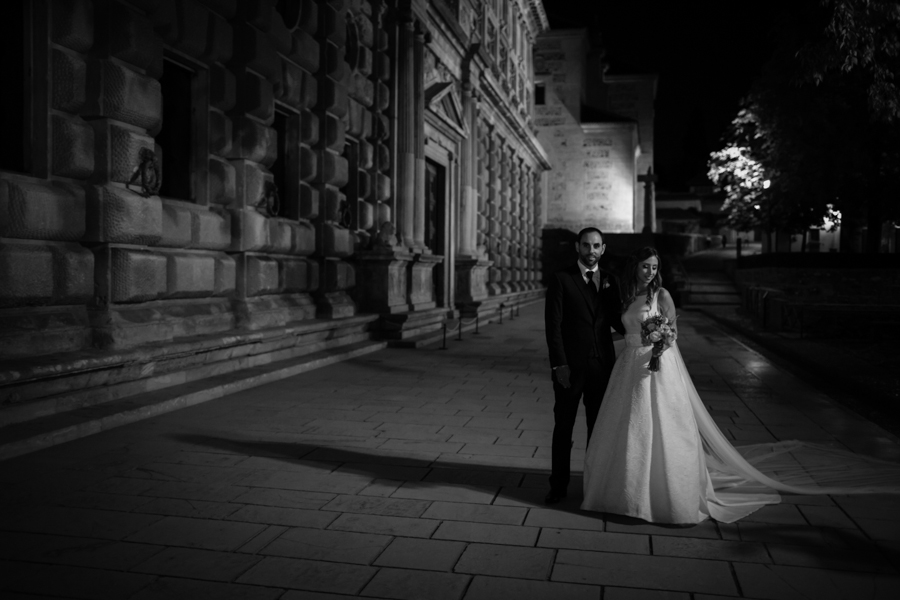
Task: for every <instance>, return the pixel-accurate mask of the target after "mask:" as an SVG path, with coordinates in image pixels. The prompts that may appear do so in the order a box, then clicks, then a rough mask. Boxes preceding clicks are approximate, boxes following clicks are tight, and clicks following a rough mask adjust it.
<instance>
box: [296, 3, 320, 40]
mask: <svg viewBox="0 0 900 600" xmlns="http://www.w3.org/2000/svg"><path fill="white" fill-rule="evenodd" d="M301 2H302V3H303V6H302V8H301V9H300V20H299V22H298V23H297V24H298V25H299V27H300V29H302V30H303V31H305V32H306V33H308V34H310V35H315V34H316V32H317V31H318V30H319V6H318V5H317V4H316V0H301Z"/></svg>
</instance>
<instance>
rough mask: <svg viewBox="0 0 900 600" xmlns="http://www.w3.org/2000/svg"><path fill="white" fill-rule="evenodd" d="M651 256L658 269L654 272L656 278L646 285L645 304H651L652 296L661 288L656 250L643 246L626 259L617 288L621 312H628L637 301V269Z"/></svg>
mask: <svg viewBox="0 0 900 600" xmlns="http://www.w3.org/2000/svg"><path fill="white" fill-rule="evenodd" d="M651 256H655V257H656V260H657V265H658V268H657V270H656V277H654V278H653V279H652V280H651V281H650V283H649V284H647V304H648V305H649V304H652V303H653V294H655V293H656V292H658V291H659V288H661V287H662V259H661V258H660V257H659V253H657V251H656V248H653V247H652V246H644V247H643V248H641V249H640V250H638V251H637V252H635V253H634V254H632V255H631V256H630V257H629V258H628V262H627V263H625V271H624V273H622V283H621V285H620V286H619V295H620V296H621V298H622V312H625V311H626V310H628V307H629V306H631V303H632V302H634V301H635V299H637V294H638V282H637V276H638V268H639V266H640V264H641V263H642V262H644V261H645V260H647V259H648V258H650V257H651Z"/></svg>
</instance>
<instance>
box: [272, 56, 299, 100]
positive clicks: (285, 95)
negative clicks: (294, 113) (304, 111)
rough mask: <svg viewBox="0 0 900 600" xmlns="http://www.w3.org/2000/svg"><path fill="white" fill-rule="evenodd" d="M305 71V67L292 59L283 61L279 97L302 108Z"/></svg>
mask: <svg viewBox="0 0 900 600" xmlns="http://www.w3.org/2000/svg"><path fill="white" fill-rule="evenodd" d="M303 73H304V71H303V69H301V68H300V67H298V66H297V65H295V64H294V63H292V62H291V61H289V60H282V61H281V93H280V95H279V97H278V99H279V100H281V101H282V102H284V103H285V104H288V105H290V106H293V107H294V108H301V107H300V101H301V99H302V98H303Z"/></svg>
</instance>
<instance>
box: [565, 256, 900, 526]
mask: <svg viewBox="0 0 900 600" xmlns="http://www.w3.org/2000/svg"><path fill="white" fill-rule="evenodd" d="M659 268H660V260H659V255H658V254H657V253H656V250H655V249H653V248H650V247H647V248H643V249H642V250H639V251H638V252H637V253H635V255H634V256H633V257H632V259H631V261H630V262H629V265H628V268H627V269H626V273H625V275H624V277H623V279H622V284H621V287H620V289H621V294H622V309H623V311H624V312H623V314H622V323H623V324H624V326H625V331H626V335H625V349H624V350H623V351H622V353H621V355H620V356H619V357H618V359H617V360H616V363H615V366H614V367H613V372H612V376H611V377H610V380H609V386H608V387H607V389H606V394H605V395H604V397H603V403H602V404H601V405H600V413H599V415H598V416H597V422H596V424H595V426H594V432H593V435H592V436H591V439H590V442H589V444H588V448H587V451H586V453H585V463H584V502H583V503H582V505H581V508H582V509H585V510H592V511H600V512H607V513H615V514H620V515H628V516H632V517H637V518H640V519H644V520H645V521H650V522H653V523H680V524H693V523H699V522H701V521H704V520H706V519H708V518H710V517H712V518H713V519H715V520H717V521H722V522H725V523H731V522H734V521H737V520H738V519H741V518H743V517H745V516H747V515H749V514H750V513H752V512H753V511H755V510H757V509H758V508H760V507H762V506H764V505H766V504H776V503H778V502H779V501H780V496H779V494H778V492H788V493H795V494H858V493H884V492H890V493H900V466H898V465H896V464H893V463H888V462H884V461H878V460H876V459H872V458H868V457H864V456H860V455H856V454H853V453H852V452H848V451H845V450H839V449H835V448H830V447H828V446H820V445H813V444H806V443H803V442H798V441H789V442H778V443H774V444H756V445H752V446H743V447H739V448H736V447H734V446H732V445H731V443H730V442H729V441H728V440H727V439H726V438H725V436H724V434H723V433H722V432H721V431H720V430H719V428H718V426H716V424H715V422H714V421H713V419H712V417H711V416H710V415H709V412H708V411H707V410H706V407H705V406H704V405H703V402H702V400H701V399H700V396H699V395H698V394H697V390H696V389H695V388H694V384H693V383H692V381H691V377H690V375H689V374H688V371H687V368H686V367H685V364H684V361H683V360H682V358H681V353H680V352H679V351H678V345H677V342H675V341H672V342H671V345H669V346H668V347H667V348H666V349H665V351H664V352H663V353H662V356H661V357H660V359H659V370H658V371H651V370H649V369H648V365H649V362H650V359H651V355H652V350H653V348H652V346H650V345H649V342H647V343H645V342H643V341H642V337H641V323H642V322H643V321H644V320H645V319H647V318H648V317H649V316H653V315H663V316H665V317H667V318H668V319H669V321H670V322H673V321H674V320H675V317H676V315H675V304H674V303H673V301H672V297H671V295H670V294H669V293H668V292H667V291H666V290H665V288H663V287H662V277H661V275H660V273H659Z"/></svg>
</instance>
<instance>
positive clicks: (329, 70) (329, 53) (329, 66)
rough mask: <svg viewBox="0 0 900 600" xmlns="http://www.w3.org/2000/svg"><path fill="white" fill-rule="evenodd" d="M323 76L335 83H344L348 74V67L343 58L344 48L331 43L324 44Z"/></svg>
mask: <svg viewBox="0 0 900 600" xmlns="http://www.w3.org/2000/svg"><path fill="white" fill-rule="evenodd" d="M323 48H324V50H325V59H326V60H325V64H326V70H325V75H327V76H328V77H330V78H331V79H333V80H335V81H345V80H346V78H347V76H348V75H349V74H350V67H349V66H348V65H347V61H346V60H345V58H344V54H345V52H346V48H344V47H343V46H341V47H338V46H336V45H335V44H334V43H332V42H325V44H324V46H323Z"/></svg>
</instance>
